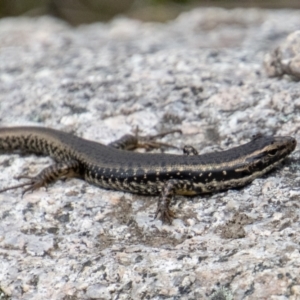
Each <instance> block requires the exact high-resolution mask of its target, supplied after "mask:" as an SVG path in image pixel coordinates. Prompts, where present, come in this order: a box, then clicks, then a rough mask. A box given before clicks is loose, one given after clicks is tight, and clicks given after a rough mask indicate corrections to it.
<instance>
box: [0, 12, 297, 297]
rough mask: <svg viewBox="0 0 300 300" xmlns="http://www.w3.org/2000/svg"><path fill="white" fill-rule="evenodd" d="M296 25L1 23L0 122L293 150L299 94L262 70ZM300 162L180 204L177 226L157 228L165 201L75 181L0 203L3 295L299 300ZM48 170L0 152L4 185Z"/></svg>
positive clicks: (189, 20) (237, 15)
mask: <svg viewBox="0 0 300 300" xmlns="http://www.w3.org/2000/svg"><path fill="white" fill-rule="evenodd" d="M299 27H300V12H297V11H286V10H284V11H263V10H254V9H253V10H239V9H236V10H230V11H229V10H228V11H227V10H223V9H202V10H195V11H191V12H189V13H185V14H182V15H181V16H180V17H179V18H178V19H176V20H174V21H172V22H170V23H167V24H143V23H140V22H137V21H132V20H128V19H121V18H119V19H116V20H114V21H112V22H111V23H109V24H93V25H89V26H81V27H79V28H75V29H74V28H70V27H69V26H67V25H66V24H64V23H61V22H59V21H58V20H55V19H50V18H39V19H4V20H1V21H0V41H1V43H0V126H13V125H38V126H48V127H53V128H57V129H62V130H64V131H67V132H73V133H76V134H77V135H79V136H82V137H85V138H87V139H92V140H97V141H100V142H102V143H108V142H111V141H113V140H115V139H116V138H118V137H120V136H122V135H124V134H126V133H130V132H131V131H133V130H134V129H135V128H136V126H139V128H140V130H141V132H142V133H143V134H154V133H157V132H161V131H163V130H168V129H174V128H178V129H181V130H182V132H183V135H182V136H180V135H178V134H175V135H170V136H167V137H166V138H164V139H163V141H164V142H168V143H173V144H175V145H176V146H178V147H182V146H183V145H184V144H192V145H194V146H195V147H196V148H198V149H199V151H200V152H201V153H204V152H208V151H218V150H220V149H227V148H230V147H232V146H236V145H239V144H241V143H244V142H246V141H248V140H249V139H250V138H251V136H252V135H253V134H255V133H258V132H261V133H263V134H274V135H292V136H294V137H296V138H297V139H298V140H299V137H300V136H299V135H300V133H299V128H300V114H299V109H300V90H299V83H297V82H295V81H293V80H291V79H290V78H285V77H284V78H281V79H278V78H268V76H267V74H266V73H265V70H264V68H263V59H264V56H265V54H266V53H269V52H270V51H273V49H275V48H276V47H277V46H278V45H279V44H280V43H281V42H282V41H283V40H284V39H285V38H286V37H287V36H288V34H290V33H291V32H293V31H295V30H296V29H298V28H299ZM172 151H173V152H175V151H174V150H172ZM179 152H180V151H179ZM298 159H299V152H298V151H297V150H296V151H295V152H294V153H293V155H291V157H290V158H288V159H287V160H286V161H285V163H284V164H282V165H281V166H280V167H279V168H277V169H276V170H275V171H274V172H272V173H270V174H268V175H267V176H265V177H264V178H260V179H257V180H255V181H254V182H253V183H252V184H251V185H249V186H247V187H245V188H243V189H240V190H230V191H227V192H223V193H218V194H214V195H208V196H197V197H194V198H187V197H183V196H182V197H176V198H175V199H174V201H173V205H172V209H173V211H175V213H176V215H177V217H178V218H177V219H175V220H174V222H173V224H172V225H171V226H169V225H162V223H161V222H160V221H159V220H153V215H154V211H155V208H156V202H157V198H156V197H145V196H138V195H131V194H129V193H122V192H113V191H106V190H102V189H99V188H97V187H94V186H91V185H89V184H87V183H85V182H83V181H80V180H75V179H73V180H69V181H66V182H61V181H60V182H57V183H56V184H54V185H53V186H51V187H49V188H48V189H47V190H46V189H44V188H41V189H39V190H37V191H35V192H34V193H29V194H26V195H24V197H23V198H22V197H21V190H13V191H8V192H5V193H2V194H0V203H1V210H0V256H1V259H0V295H2V297H10V296H11V298H12V299H209V298H211V299H278V300H279V299H280V300H281V299H288V298H289V299H299V297H300V278H299V271H300V253H299V243H300V230H299V227H300V226H299V225H300V218H299V217H300V210H299V206H300V203H299V197H300V191H299V184H300V173H299V172H300V171H299V166H298ZM49 164H51V159H50V158H46V157H36V156H34V155H29V156H25V157H20V156H19V155H17V154H14V155H1V156H0V187H3V186H8V185H12V184H15V183H16V182H15V180H13V177H14V176H16V175H19V174H21V173H28V174H36V173H38V172H39V171H40V170H41V169H43V168H44V167H45V166H48V165H49ZM222 297H223V298H222ZM226 297H227V298H226Z"/></svg>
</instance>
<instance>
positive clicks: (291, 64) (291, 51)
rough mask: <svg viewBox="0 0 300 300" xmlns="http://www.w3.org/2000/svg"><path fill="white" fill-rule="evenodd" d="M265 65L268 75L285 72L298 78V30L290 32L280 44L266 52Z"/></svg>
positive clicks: (299, 51) (299, 38)
mask: <svg viewBox="0 0 300 300" xmlns="http://www.w3.org/2000/svg"><path fill="white" fill-rule="evenodd" d="M265 67H266V71H267V74H268V75H269V76H270V77H281V76H283V75H285V74H286V75H290V76H291V77H293V78H295V80H299V79H300V30H298V31H295V32H293V33H291V34H290V35H289V36H288V37H287V38H286V40H285V41H284V42H283V43H282V44H281V45H280V46H278V47H277V48H276V49H275V50H274V51H272V52H271V53H268V54H266V57H265Z"/></svg>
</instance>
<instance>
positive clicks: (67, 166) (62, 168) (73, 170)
mask: <svg viewBox="0 0 300 300" xmlns="http://www.w3.org/2000/svg"><path fill="white" fill-rule="evenodd" d="M70 177H80V176H79V163H78V162H77V161H75V160H70V161H67V162H62V163H57V164H55V165H52V166H49V167H46V168H45V169H43V170H42V171H41V172H40V173H39V174H37V175H36V176H28V175H20V176H17V177H15V178H16V179H17V180H19V179H27V181H26V182H24V183H20V184H17V185H14V186H10V187H7V188H3V189H0V193H2V192H5V191H8V190H14V189H17V188H22V187H24V190H23V192H22V196H23V195H24V194H25V193H27V192H33V191H34V190H36V189H38V188H40V187H43V186H44V187H47V186H48V185H49V184H51V183H54V182H55V181H57V180H58V179H65V178H70Z"/></svg>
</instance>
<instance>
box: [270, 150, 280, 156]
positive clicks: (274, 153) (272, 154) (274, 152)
mask: <svg viewBox="0 0 300 300" xmlns="http://www.w3.org/2000/svg"><path fill="white" fill-rule="evenodd" d="M277 152H278V149H273V150H271V151H269V152H268V155H270V156H274V155H276V153H277Z"/></svg>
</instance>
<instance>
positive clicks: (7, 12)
mask: <svg viewBox="0 0 300 300" xmlns="http://www.w3.org/2000/svg"><path fill="white" fill-rule="evenodd" d="M199 6H203V7H207V6H218V7H225V8H233V7H261V8H297V9H299V8H300V1H297V0H266V1H260V0H243V1H237V0H64V1H60V0H1V1H0V18H3V17H10V16H20V15H27V16H40V15H45V14H46V15H52V16H54V17H57V18H59V19H62V20H65V21H66V22H68V23H69V24H71V25H74V26H76V25H79V24H82V23H93V22H97V21H108V20H110V19H111V18H113V17H115V16H117V15H120V14H121V15H125V16H127V17H130V18H134V19H139V20H142V21H156V22H164V21H167V20H170V19H173V18H175V17H176V16H177V15H178V14H180V13H181V12H183V11H187V10H190V9H192V8H195V7H199Z"/></svg>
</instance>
